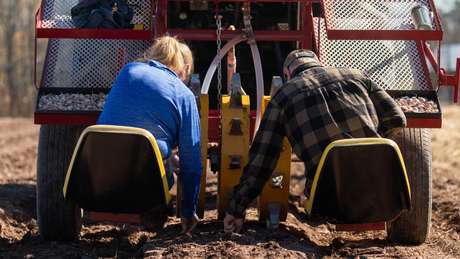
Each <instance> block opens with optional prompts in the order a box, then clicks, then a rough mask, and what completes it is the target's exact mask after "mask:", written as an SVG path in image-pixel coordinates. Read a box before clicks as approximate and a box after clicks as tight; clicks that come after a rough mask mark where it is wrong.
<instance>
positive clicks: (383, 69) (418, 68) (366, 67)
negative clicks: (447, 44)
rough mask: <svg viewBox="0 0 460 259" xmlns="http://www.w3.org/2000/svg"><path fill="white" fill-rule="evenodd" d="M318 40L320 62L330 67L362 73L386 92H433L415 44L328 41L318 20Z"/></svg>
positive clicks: (322, 21) (316, 27) (388, 41)
mask: <svg viewBox="0 0 460 259" xmlns="http://www.w3.org/2000/svg"><path fill="white" fill-rule="evenodd" d="M318 21H320V25H318ZM318 26H319V27H320V37H319V38H318V35H317V34H318ZM315 36H316V39H317V44H318V39H319V40H320V42H319V43H320V47H319V48H320V53H319V54H320V59H321V61H322V62H323V63H324V64H325V65H327V66H334V67H348V68H356V69H361V70H363V71H365V72H367V74H368V75H369V76H370V78H371V79H372V80H373V81H374V82H376V83H377V84H378V85H380V86H381V87H383V88H384V89H389V90H429V89H432V87H431V81H429V77H428V75H427V74H426V73H425V72H424V71H425V70H424V69H423V64H422V56H421V53H420V51H419V48H418V47H417V43H416V42H415V41H390V40H380V41H369V40H328V38H327V34H326V28H325V25H324V20H323V19H317V18H316V19H315ZM423 62H425V61H424V60H423Z"/></svg>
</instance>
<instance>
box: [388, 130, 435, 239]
mask: <svg viewBox="0 0 460 259" xmlns="http://www.w3.org/2000/svg"><path fill="white" fill-rule="evenodd" d="M394 140H395V141H396V142H397V143H398V146H399V148H400V149H401V152H402V154H403V156H404V162H405V164H406V169H407V174H408V177H409V183H410V187H411V206H412V207H411V210H410V211H408V212H404V213H403V214H401V215H400V216H399V217H398V218H397V219H396V220H394V221H393V222H391V223H390V224H389V225H388V230H387V232H388V238H389V239H390V240H391V241H392V242H396V243H402V244H412V245H419V244H422V243H424V242H425V241H426V239H427V237H428V235H429V233H430V228H431V200H432V193H431V192H432V190H431V189H432V183H431V180H432V179H431V177H432V176H431V173H432V172H431V162H432V156H431V131H430V130H428V129H404V131H403V132H402V134H401V135H399V136H397V137H396V138H395V139H394Z"/></svg>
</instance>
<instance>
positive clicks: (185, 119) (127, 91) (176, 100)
mask: <svg viewBox="0 0 460 259" xmlns="http://www.w3.org/2000/svg"><path fill="white" fill-rule="evenodd" d="M185 50H187V51H185ZM192 67H193V58H192V55H191V52H190V49H188V47H187V46H186V45H185V44H183V43H180V42H178V41H177V40H176V39H175V38H173V37H169V36H164V37H161V38H158V39H156V40H155V42H154V44H153V45H152V47H150V48H149V49H148V50H147V51H146V52H145V54H144V57H143V58H142V59H139V60H138V61H135V62H131V63H129V64H127V65H126V66H124V67H123V68H122V70H121V71H120V73H119V74H118V76H117V78H116V80H115V82H114V84H113V86H112V89H111V91H110V93H109V95H108V97H107V99H106V103H105V106H104V109H103V112H102V114H101V115H100V117H99V120H98V124H106V125H119V126H131V127H138V128H143V129H146V130H148V131H150V132H151V133H152V134H153V136H155V138H156V140H157V143H158V146H159V149H160V152H161V154H162V156H163V159H164V160H167V159H168V158H169V157H171V156H172V153H173V152H172V150H173V149H175V148H176V147H178V149H179V157H180V162H179V163H180V165H179V167H180V177H181V179H182V181H181V182H182V185H183V186H182V190H183V194H182V202H181V204H182V210H181V215H182V228H183V229H182V230H183V232H184V233H185V234H187V235H191V232H192V230H193V229H194V228H195V226H196V224H197V223H198V217H197V216H196V213H195V211H196V206H197V200H198V192H199V190H200V177H201V157H200V156H201V151H200V137H201V136H200V118H199V114H198V107H197V104H196V101H195V96H194V95H193V93H192V92H191V91H190V90H189V89H188V88H187V86H185V84H184V83H185V82H186V81H187V80H188V78H190V73H191V71H192ZM165 168H170V167H169V166H166V167H165ZM167 174H168V182H169V187H170V188H171V186H172V185H173V182H174V178H173V175H172V171H171V170H167Z"/></svg>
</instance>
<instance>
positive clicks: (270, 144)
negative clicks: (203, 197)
mask: <svg viewBox="0 0 460 259" xmlns="http://www.w3.org/2000/svg"><path fill="white" fill-rule="evenodd" d="M405 125H406V118H405V116H404V113H403V112H402V110H401V109H400V108H399V106H398V105H397V104H396V103H395V101H394V100H393V98H391V97H390V96H389V95H388V94H387V93H386V92H385V90H383V89H382V88H381V87H379V86H377V85H376V84H375V83H374V82H372V81H371V80H370V79H369V78H368V77H367V76H366V75H365V74H364V73H363V72H361V71H360V70H355V69H342V68H340V69H339V68H332V67H323V66H320V65H319V64H314V65H312V66H310V67H306V69H305V70H303V71H301V72H300V74H298V75H297V76H295V77H293V78H292V80H290V81H288V82H287V83H286V84H285V85H284V86H283V87H281V89H280V90H279V91H278V92H277V93H276V94H275V96H274V97H273V98H272V100H271V101H270V103H269V104H268V106H267V109H266V110H265V113H264V116H263V118H262V122H261V124H260V127H259V130H258V132H257V134H256V136H255V137H254V141H253V142H252V145H251V148H250V150H249V162H248V164H247V165H246V167H245V168H244V171H243V175H242V177H241V179H240V183H239V184H238V185H237V186H235V188H234V190H233V197H232V199H231V201H230V204H229V208H228V209H227V212H228V213H230V214H232V215H234V216H237V217H243V215H244V211H245V209H246V208H247V206H249V204H250V203H251V202H252V201H253V200H254V199H255V198H256V197H257V196H258V195H259V194H260V193H261V191H262V189H263V187H264V185H265V183H266V182H267V180H268V179H269V177H270V176H271V175H272V172H273V170H274V169H275V167H276V164H277V161H278V158H279V155H280V151H281V148H282V142H283V138H284V137H287V138H288V140H289V142H290V144H291V146H292V149H293V152H294V153H295V154H296V155H297V156H298V157H299V158H300V159H301V160H302V161H303V162H304V163H305V169H306V172H305V173H306V176H307V182H309V181H310V182H311V181H312V179H313V177H314V171H315V170H316V167H317V165H318V163H319V160H320V157H321V155H322V152H323V150H324V149H325V148H326V146H327V145H328V144H330V143H331V142H332V141H334V140H337V139H344V138H361V137H380V136H382V135H383V136H384V135H385V133H386V132H389V131H390V130H391V129H394V128H402V127H405ZM306 189H307V188H306ZM306 191H308V190H306Z"/></svg>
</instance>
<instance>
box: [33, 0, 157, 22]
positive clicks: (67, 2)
mask: <svg viewBox="0 0 460 259" xmlns="http://www.w3.org/2000/svg"><path fill="white" fill-rule="evenodd" d="M126 2H127V3H128V5H130V6H131V8H132V10H133V12H134V17H133V20H132V23H133V24H143V25H144V28H146V29H147V28H150V21H151V19H152V15H151V10H152V7H151V1H145V0H127V1H126ZM77 4H78V0H43V4H42V8H43V10H42V12H43V20H42V27H43V28H74V25H73V23H72V18H71V16H70V9H72V7H74V6H75V5H77Z"/></svg>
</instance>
